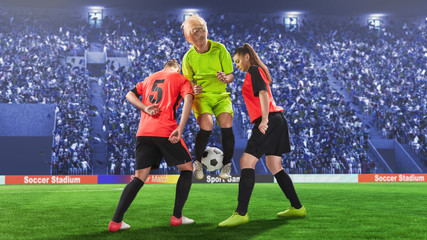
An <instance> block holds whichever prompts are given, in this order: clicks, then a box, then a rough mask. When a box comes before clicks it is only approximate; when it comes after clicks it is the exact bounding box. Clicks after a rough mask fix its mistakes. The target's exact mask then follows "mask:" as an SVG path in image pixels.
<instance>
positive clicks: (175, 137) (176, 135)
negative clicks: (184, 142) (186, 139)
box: [169, 93, 193, 143]
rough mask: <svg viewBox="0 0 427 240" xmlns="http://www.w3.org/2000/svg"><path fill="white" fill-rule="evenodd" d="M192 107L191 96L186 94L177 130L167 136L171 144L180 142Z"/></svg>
mask: <svg viewBox="0 0 427 240" xmlns="http://www.w3.org/2000/svg"><path fill="white" fill-rule="evenodd" d="M192 106H193V94H190V93H188V94H186V95H185V96H184V106H183V107H182V114H181V119H180V120H179V125H178V128H177V129H175V130H174V131H173V132H172V133H171V135H170V136H169V141H170V142H171V143H177V142H179V141H180V140H181V137H182V132H183V131H184V127H185V124H187V120H188V117H189V116H190V113H191V107H192Z"/></svg>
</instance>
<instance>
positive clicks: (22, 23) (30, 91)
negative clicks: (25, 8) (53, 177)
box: [0, 11, 95, 174]
mask: <svg viewBox="0 0 427 240" xmlns="http://www.w3.org/2000/svg"><path fill="white" fill-rule="evenodd" d="M67 19H68V21H67ZM69 19H70V16H68V15H66V16H64V15H60V16H57V15H54V16H53V15H50V16H46V15H45V14H44V13H36V12H29V13H28V12H22V11H11V12H9V13H8V14H4V15H2V16H0V22H1V24H0V25H1V26H2V28H1V30H0V35H1V37H0V46H1V47H0V69H1V71H0V102H1V103H9V104H22V103H42V104H44V103H55V104H57V107H56V110H55V113H56V128H55V130H54V141H53V148H52V151H53V153H52V162H51V164H52V173H53V174H88V173H90V169H91V167H90V165H91V164H90V163H91V159H90V153H91V149H92V146H91V143H90V139H91V136H90V120H89V116H90V115H91V114H93V111H94V110H95V107H94V106H91V105H90V92H89V87H88V86H89V82H88V79H87V78H86V76H85V74H84V73H80V72H77V73H76V72H73V73H72V72H71V71H70V66H69V65H67V64H66V57H67V56H68V55H76V54H77V53H78V52H81V49H85V48H86V47H87V41H86V37H85V34H84V33H85V31H86V27H87V26H86V23H85V22H84V21H76V20H75V18H71V19H73V21H69Z"/></svg>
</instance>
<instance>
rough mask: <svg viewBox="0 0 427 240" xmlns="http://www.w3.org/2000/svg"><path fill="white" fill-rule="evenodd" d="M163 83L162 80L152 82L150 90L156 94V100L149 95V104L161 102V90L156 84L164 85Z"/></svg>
mask: <svg viewBox="0 0 427 240" xmlns="http://www.w3.org/2000/svg"><path fill="white" fill-rule="evenodd" d="M164 82H165V80H164V79H161V80H156V81H154V83H153V87H152V88H151V92H152V93H154V92H157V98H156V97H155V95H154V94H150V95H149V99H150V102H151V103H159V102H160V101H162V96H163V90H162V88H161V87H160V86H158V84H160V83H164Z"/></svg>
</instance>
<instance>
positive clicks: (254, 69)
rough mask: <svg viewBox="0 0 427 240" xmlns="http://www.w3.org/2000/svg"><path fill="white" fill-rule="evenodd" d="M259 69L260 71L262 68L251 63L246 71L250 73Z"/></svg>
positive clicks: (257, 71)
mask: <svg viewBox="0 0 427 240" xmlns="http://www.w3.org/2000/svg"><path fill="white" fill-rule="evenodd" d="M260 71H262V69H261V68H260V67H258V66H257V65H252V66H250V67H249V69H248V73H249V74H251V75H252V74H254V73H259V72H260Z"/></svg>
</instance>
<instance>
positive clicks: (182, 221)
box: [171, 216, 194, 226]
mask: <svg viewBox="0 0 427 240" xmlns="http://www.w3.org/2000/svg"><path fill="white" fill-rule="evenodd" d="M193 223H194V220H193V219H189V218H188V217H185V216H182V217H181V218H176V217H175V216H172V217H171V225H172V226H179V225H181V224H182V225H186V224H193Z"/></svg>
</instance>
